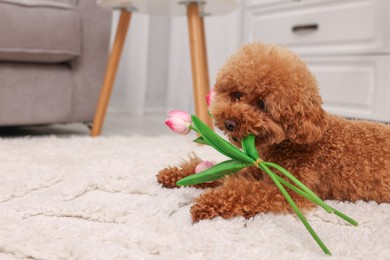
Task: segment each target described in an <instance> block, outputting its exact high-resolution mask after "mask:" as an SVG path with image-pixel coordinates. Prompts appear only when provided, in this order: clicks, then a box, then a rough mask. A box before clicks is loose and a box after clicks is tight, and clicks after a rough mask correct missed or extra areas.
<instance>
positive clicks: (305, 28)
mask: <svg viewBox="0 0 390 260" xmlns="http://www.w3.org/2000/svg"><path fill="white" fill-rule="evenodd" d="M243 25H244V28H243V31H244V41H245V42H253V41H262V42H265V43H275V44H281V45H287V46H288V47H289V48H290V49H292V50H293V51H295V52H297V53H299V54H300V55H301V57H302V58H303V59H304V60H305V61H306V62H307V64H308V65H309V68H310V69H311V71H312V72H313V73H314V74H315V76H316V78H317V80H318V84H319V87H320V91H321V95H322V97H323V100H324V108H325V109H326V110H328V111H330V112H332V113H335V114H340V115H343V116H347V117H354V118H366V119H373V120H380V121H390V77H389V75H390V31H389V29H390V1H389V0H302V1H293V0H277V1H271V0H247V1H246V5H245V10H244V23H243Z"/></svg>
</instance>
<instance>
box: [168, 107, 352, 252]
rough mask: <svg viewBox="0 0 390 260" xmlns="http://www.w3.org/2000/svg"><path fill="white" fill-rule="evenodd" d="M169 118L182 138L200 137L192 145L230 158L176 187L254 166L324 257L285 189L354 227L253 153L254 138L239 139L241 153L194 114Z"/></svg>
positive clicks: (205, 165)
mask: <svg viewBox="0 0 390 260" xmlns="http://www.w3.org/2000/svg"><path fill="white" fill-rule="evenodd" d="M169 116H170V117H169V118H168V119H167V120H166V121H165V123H166V125H167V126H168V127H169V128H171V130H173V131H174V132H176V133H179V134H184V135H185V134H188V133H189V132H190V131H191V130H194V131H195V132H197V133H198V134H199V135H200V136H199V137H198V138H196V139H195V140H194V142H196V143H200V144H206V145H210V146H212V147H214V148H215V149H216V150H217V151H218V152H220V153H222V154H224V155H226V156H227V157H229V158H231V159H230V160H226V161H224V162H221V163H219V164H217V165H213V164H211V163H210V162H203V163H201V164H200V165H198V167H197V168H196V172H199V173H197V174H193V175H190V176H188V177H185V178H183V179H181V180H179V181H178V182H177V185H178V186H186V185H194V184H199V183H204V182H210V181H214V180H217V179H220V178H222V177H224V176H225V175H228V174H234V173H236V172H238V171H239V170H241V169H243V168H245V167H249V166H255V167H256V168H258V169H260V170H262V171H264V172H265V173H267V174H268V176H269V177H270V178H271V179H272V181H273V182H274V183H275V185H276V186H277V187H278V188H279V190H280V192H281V193H282V194H283V195H284V197H285V198H286V200H287V201H288V203H289V204H290V205H291V207H292V208H293V210H294V211H295V213H296V214H297V215H298V217H299V219H300V220H301V221H302V223H303V225H304V226H305V227H306V228H307V230H308V231H309V233H310V234H311V236H312V237H313V238H314V240H315V241H316V242H317V243H318V245H319V246H320V247H321V249H322V250H323V251H324V252H325V253H326V254H328V255H331V253H330V251H329V249H328V248H327V247H326V246H325V244H324V243H323V242H322V241H321V239H320V238H319V237H318V235H317V234H316V232H315V231H314V230H313V228H312V227H311V226H310V224H309V223H308V221H307V220H306V218H305V217H304V215H303V214H302V212H301V211H300V210H299V208H298V207H297V205H296V204H295V202H294V200H293V199H292V198H291V197H290V195H289V194H288V192H287V191H286V189H285V187H287V188H288V189H290V190H291V191H294V192H296V193H298V194H300V195H301V196H303V197H305V198H306V199H308V200H310V201H312V202H313V203H315V204H317V205H318V206H320V207H322V208H323V209H324V210H325V211H327V212H328V213H334V214H336V215H337V216H339V217H341V218H342V219H344V220H346V221H347V222H349V223H350V224H352V225H354V226H357V224H358V223H357V222H356V221H355V220H353V219H352V218H350V217H348V216H346V215H345V214H343V213H341V212H340V211H338V210H336V209H334V208H332V207H331V206H329V205H327V204H326V203H325V202H324V201H322V200H321V199H320V198H319V197H318V196H317V195H316V194H315V193H314V192H313V191H311V190H310V189H309V188H308V187H306V186H305V185H304V184H303V183H301V182H300V181H299V180H298V179H297V178H295V177H294V176H293V175H292V174H291V173H290V172H289V171H287V170H286V169H284V168H283V167H281V166H280V165H278V164H275V163H272V162H265V161H263V160H262V159H261V158H260V156H259V154H258V152H257V150H256V147H255V136H254V135H248V136H247V137H245V138H244V139H243V140H242V142H241V144H242V150H240V149H239V148H237V147H235V146H234V145H232V144H231V143H229V142H228V141H226V140H225V139H223V138H222V137H220V136H219V135H217V134H216V133H215V132H214V131H213V130H211V129H210V128H209V127H208V126H207V125H206V124H204V123H203V122H202V121H201V120H200V119H199V118H198V117H196V116H194V115H192V116H190V115H189V114H188V113H186V112H184V111H178V110H175V111H171V112H170V113H169ZM271 169H275V170H277V171H278V172H279V173H280V174H281V175H283V176H284V177H285V178H282V177H281V176H280V175H278V174H275V173H274V172H273V171H272V170H271ZM286 179H287V180H290V181H287V180H286Z"/></svg>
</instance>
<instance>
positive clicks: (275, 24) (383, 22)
mask: <svg viewBox="0 0 390 260" xmlns="http://www.w3.org/2000/svg"><path fill="white" fill-rule="evenodd" d="M389 6H390V3H389V1H388V0H355V1H350V0H348V1H347V0H346V1H333V0H328V1H306V2H302V3H299V4H297V3H294V4H291V5H290V7H289V8H287V7H284V8H279V9H278V8H276V9H275V8H274V9H272V10H270V9H268V10H267V9H262V8H257V9H256V8H255V9H252V10H251V9H250V8H248V9H247V10H248V11H247V12H246V21H245V29H244V30H245V32H244V35H245V41H262V42H265V43H277V44H283V45H287V46H289V47H290V48H291V49H292V50H294V51H297V52H299V53H301V54H303V55H311V54H316V55H321V54H338V53H343V54H351V53H362V52H365V53H375V52H385V51H389V50H390V48H389V44H388V43H389V36H388V33H387V31H386V28H388V25H389V24H390V23H389V18H387V15H386V13H387V12H388V11H389V10H390V9H389Z"/></svg>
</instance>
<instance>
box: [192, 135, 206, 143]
mask: <svg viewBox="0 0 390 260" xmlns="http://www.w3.org/2000/svg"><path fill="white" fill-rule="evenodd" d="M194 142H195V143H198V144H207V145H208V143H207V141H206V140H205V139H204V138H203V137H202V136H199V137H198V138H196V139H195V140H194Z"/></svg>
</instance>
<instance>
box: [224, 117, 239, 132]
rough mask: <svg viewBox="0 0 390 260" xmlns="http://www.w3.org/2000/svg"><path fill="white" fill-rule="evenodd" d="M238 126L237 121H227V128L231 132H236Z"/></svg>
mask: <svg viewBox="0 0 390 260" xmlns="http://www.w3.org/2000/svg"><path fill="white" fill-rule="evenodd" d="M236 126H237V121H235V120H230V119H226V120H225V127H226V129H227V130H229V131H230V132H231V131H233V130H234V128H236Z"/></svg>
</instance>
